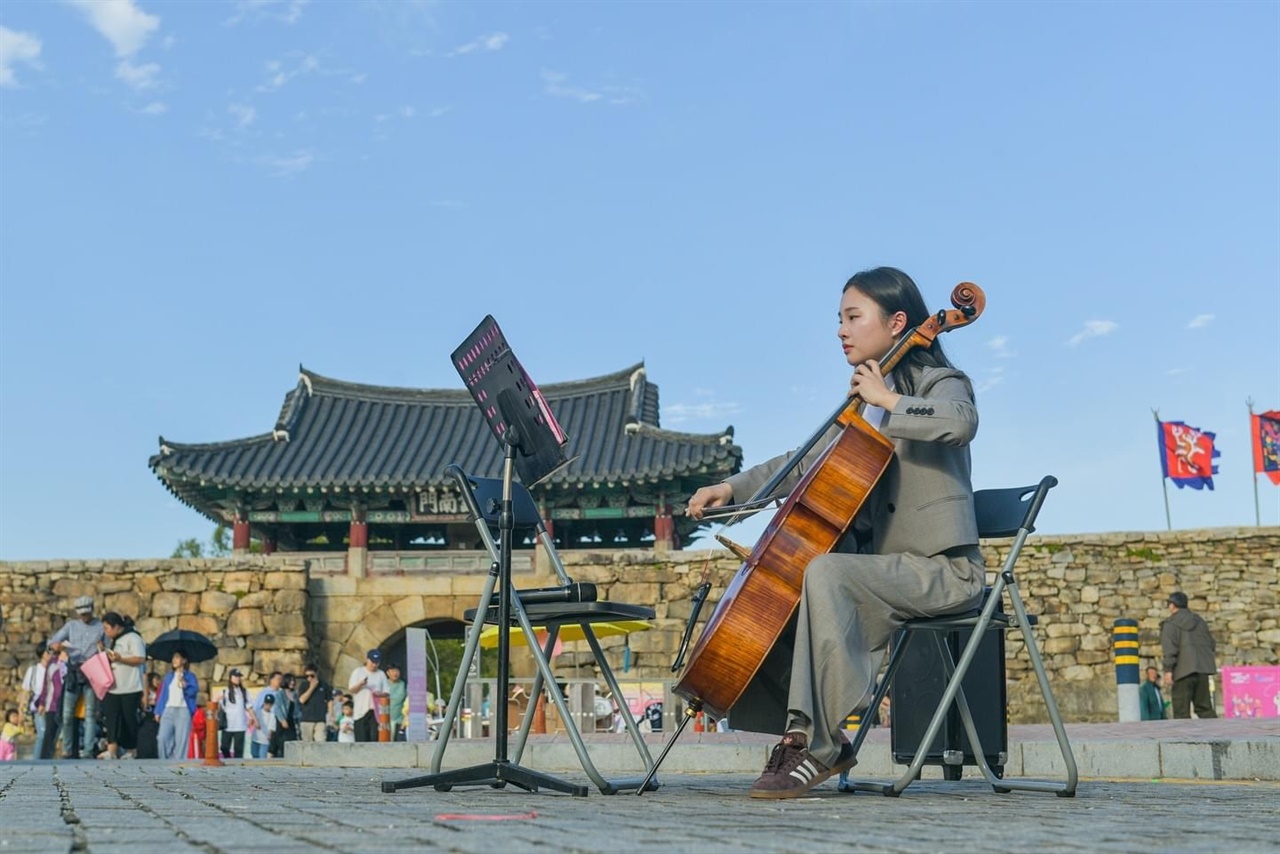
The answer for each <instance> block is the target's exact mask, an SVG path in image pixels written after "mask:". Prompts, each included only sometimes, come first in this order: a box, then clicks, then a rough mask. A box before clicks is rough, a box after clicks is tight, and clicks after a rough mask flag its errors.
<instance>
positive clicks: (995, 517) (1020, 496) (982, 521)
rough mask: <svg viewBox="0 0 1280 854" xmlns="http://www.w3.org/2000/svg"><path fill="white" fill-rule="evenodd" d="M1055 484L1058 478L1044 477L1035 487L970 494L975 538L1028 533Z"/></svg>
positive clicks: (1034, 527)
mask: <svg viewBox="0 0 1280 854" xmlns="http://www.w3.org/2000/svg"><path fill="white" fill-rule="evenodd" d="M1057 485H1058V479H1057V478H1056V477H1054V476H1053V475H1048V476H1046V477H1044V478H1043V479H1041V481H1040V483H1038V484H1036V485H1035V486H1016V487H1012V488H1010V489H980V490H978V491H977V492H975V493H973V508H974V512H975V514H976V515H977V518H978V536H979V537H982V538H984V539H993V538H1005V537H1013V536H1016V535H1017V533H1018V531H1019V529H1021V528H1026V530H1027V533H1028V534H1030V533H1032V532H1033V531H1035V529H1036V516H1038V515H1039V514H1040V507H1041V506H1042V505H1043V504H1044V498H1045V496H1046V495H1048V494H1049V490H1050V489H1053V488H1054V487H1055V486H1057Z"/></svg>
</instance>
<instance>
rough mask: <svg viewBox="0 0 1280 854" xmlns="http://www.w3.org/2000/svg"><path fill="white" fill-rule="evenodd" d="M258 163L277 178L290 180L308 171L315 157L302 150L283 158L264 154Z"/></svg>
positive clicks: (309, 152) (311, 153)
mask: <svg viewBox="0 0 1280 854" xmlns="http://www.w3.org/2000/svg"><path fill="white" fill-rule="evenodd" d="M258 162H259V163H261V164H262V165H263V166H265V167H267V170H268V171H270V172H271V174H272V175H273V176H275V177H277V178H292V177H294V176H295V175H301V174H302V173H303V172H305V171H307V170H308V169H310V168H311V165H312V164H313V163H315V162H316V156H315V154H314V153H313V152H311V151H308V150H306V149H302V150H300V151H295V152H294V153H293V154H289V155H284V156H280V155H276V154H265V155H263V156H262V157H259V158H258Z"/></svg>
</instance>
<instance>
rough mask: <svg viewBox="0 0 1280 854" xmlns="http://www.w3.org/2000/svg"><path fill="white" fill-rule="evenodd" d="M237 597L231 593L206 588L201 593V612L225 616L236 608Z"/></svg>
mask: <svg viewBox="0 0 1280 854" xmlns="http://www.w3.org/2000/svg"><path fill="white" fill-rule="evenodd" d="M237 605H238V603H237V601H236V597H235V596H233V595H232V594H230V593H222V592H219V591H217V590H206V591H205V592H203V593H201V594H200V612H201V613H203V614H213V615H215V616H218V617H225V616H226V615H227V614H230V613H231V612H232V611H234V610H235V609H236V606H237Z"/></svg>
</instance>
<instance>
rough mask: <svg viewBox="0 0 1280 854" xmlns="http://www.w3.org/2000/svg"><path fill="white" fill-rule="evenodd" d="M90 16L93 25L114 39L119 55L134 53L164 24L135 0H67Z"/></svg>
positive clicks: (104, 34)
mask: <svg viewBox="0 0 1280 854" xmlns="http://www.w3.org/2000/svg"><path fill="white" fill-rule="evenodd" d="M67 2H68V3H70V4H71V5H72V6H75V7H76V8H77V9H79V10H80V11H81V12H83V13H84V15H85V17H87V18H88V19H89V25H90V26H92V27H93V28H94V29H95V30H97V31H98V32H99V33H100V34H101V35H102V36H103V38H105V39H106V40H107V41H109V42H111V44H112V46H113V47H114V48H115V49H116V56H120V57H126V56H133V55H134V54H135V53H137V52H138V51H139V50H141V49H142V46H143V45H145V44H146V43H147V39H149V38H151V34H152V33H153V32H155V31H156V30H157V29H158V28H159V27H160V18H159V17H158V16H156V15H148V14H147V13H146V12H144V11H142V10H141V9H139V8H138V5H137V4H136V3H135V2H134V0H67Z"/></svg>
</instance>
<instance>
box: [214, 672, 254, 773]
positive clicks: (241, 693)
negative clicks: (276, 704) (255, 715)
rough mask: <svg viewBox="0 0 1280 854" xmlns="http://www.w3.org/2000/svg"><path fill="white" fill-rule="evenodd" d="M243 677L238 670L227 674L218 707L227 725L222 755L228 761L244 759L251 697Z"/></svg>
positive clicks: (223, 736) (224, 732) (224, 727)
mask: <svg viewBox="0 0 1280 854" xmlns="http://www.w3.org/2000/svg"><path fill="white" fill-rule="evenodd" d="M242 678H243V676H242V675H241V673H240V671H239V670H237V669H234V668H233V669H232V670H231V672H230V673H228V674H227V688H226V690H225V691H223V692H222V699H221V700H219V701H218V706H219V707H220V708H221V710H222V716H223V717H225V719H226V723H225V725H224V726H222V755H223V756H224V757H225V758H227V759H243V758H244V733H245V730H247V729H248V728H249V715H248V709H249V695H248V694H247V693H245V690H244V683H243V682H242V681H241V679H242Z"/></svg>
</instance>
